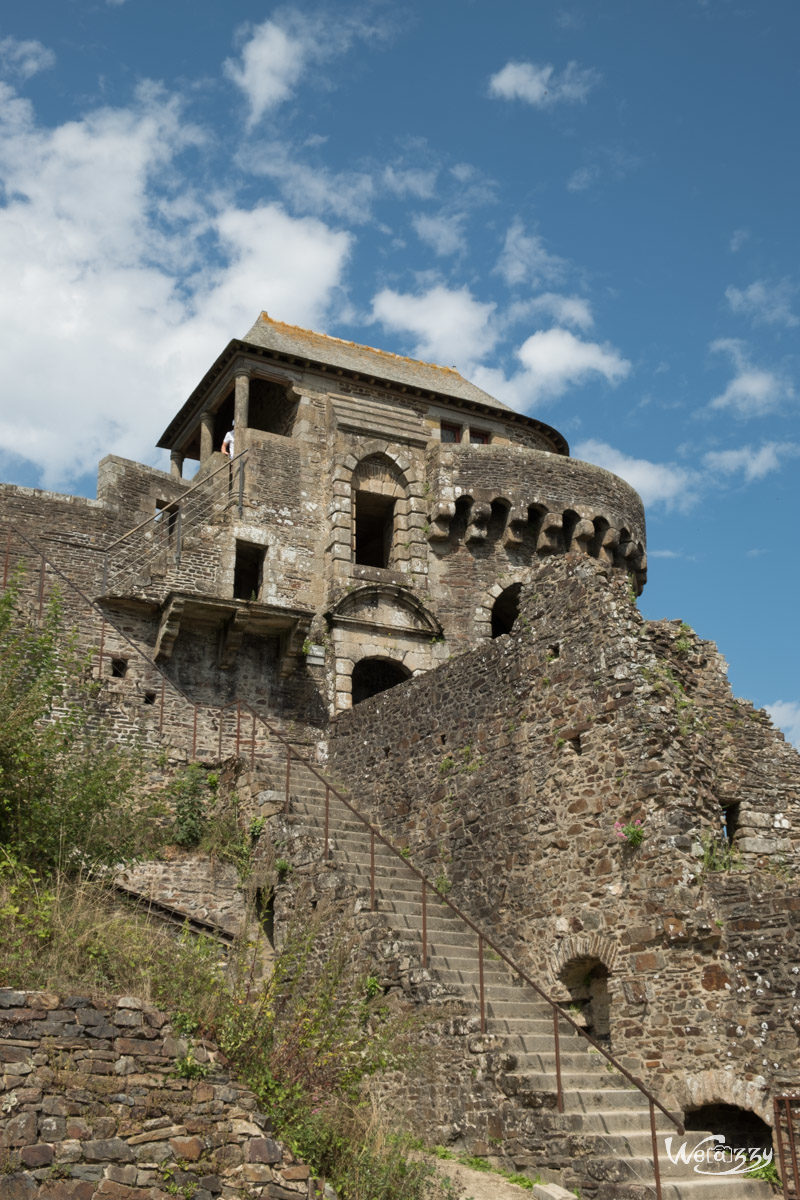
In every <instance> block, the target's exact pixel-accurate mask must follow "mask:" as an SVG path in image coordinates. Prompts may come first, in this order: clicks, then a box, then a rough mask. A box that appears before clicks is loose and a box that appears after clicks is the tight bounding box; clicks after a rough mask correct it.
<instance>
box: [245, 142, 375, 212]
mask: <svg viewBox="0 0 800 1200" xmlns="http://www.w3.org/2000/svg"><path fill="white" fill-rule="evenodd" d="M245 155H246V158H244V157H243V165H245V166H246V168H247V169H248V170H249V171H252V172H253V173H254V174H257V175H262V176H265V177H266V178H268V179H271V180H272V182H273V183H274V184H275V185H276V186H277V188H278V191H279V192H280V194H281V195H282V196H283V198H284V200H285V201H286V202H287V204H289V206H290V207H291V208H292V209H293V210H294V211H295V212H299V213H313V214H314V215H315V216H322V215H323V214H324V213H332V214H333V215H334V216H336V217H342V218H344V219H346V220H348V221H353V222H363V221H367V220H369V219H370V216H371V213H372V203H373V200H374V198H375V182H374V180H373V178H372V176H371V175H368V174H367V173H365V172H361V171H331V170H329V169H328V168H327V167H324V166H310V165H309V164H308V163H303V162H300V160H299V159H296V158H293V157H292V154H291V151H290V149H289V147H288V146H285V145H283V144H282V143H280V142H270V143H268V144H267V145H265V146H261V147H259V148H258V149H256V150H253V149H252V148H250V147H248V149H247V150H246V151H245Z"/></svg>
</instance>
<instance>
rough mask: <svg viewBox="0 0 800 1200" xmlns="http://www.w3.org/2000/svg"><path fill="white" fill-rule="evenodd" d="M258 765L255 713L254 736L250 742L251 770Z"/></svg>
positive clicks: (254, 717)
mask: <svg viewBox="0 0 800 1200" xmlns="http://www.w3.org/2000/svg"><path fill="white" fill-rule="evenodd" d="M255 765H256V714H255V713H253V738H252V741H251V742H250V770H251V771H252V770H253V768H254V767H255Z"/></svg>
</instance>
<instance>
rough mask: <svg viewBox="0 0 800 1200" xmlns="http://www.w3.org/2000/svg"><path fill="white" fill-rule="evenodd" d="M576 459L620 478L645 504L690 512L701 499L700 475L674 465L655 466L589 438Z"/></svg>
mask: <svg viewBox="0 0 800 1200" xmlns="http://www.w3.org/2000/svg"><path fill="white" fill-rule="evenodd" d="M573 453H574V455H575V457H576V458H582V459H585V460H586V461H587V462H592V463H595V464H596V465H597V466H599V467H605V468H606V470H607V471H613V472H614V474H615V475H619V476H621V478H622V479H624V480H626V481H627V482H628V483H629V484H630V485H631V487H633V488H635V489H636V491H637V492H638V493H639V495H640V496H641V497H642V500H643V501H644V503H645V505H650V504H663V505H664V506H665V508H667V509H674V508H677V509H682V510H685V509H688V508H691V506H692V505H693V504H694V503H695V501H696V500H697V498H698V493H697V483H698V479H697V475H696V473H695V472H694V471H691V470H689V469H688V468H687V467H681V466H677V465H676V464H675V463H654V462H650V461H649V460H648V459H646V458H632V457H630V455H627V454H623V453H622V451H621V450H616V449H615V448H614V447H613V446H609V445H608V443H607V442H600V441H596V440H593V439H589V440H587V441H585V442H581V443H580V444H579V445H577V446H575V447H573Z"/></svg>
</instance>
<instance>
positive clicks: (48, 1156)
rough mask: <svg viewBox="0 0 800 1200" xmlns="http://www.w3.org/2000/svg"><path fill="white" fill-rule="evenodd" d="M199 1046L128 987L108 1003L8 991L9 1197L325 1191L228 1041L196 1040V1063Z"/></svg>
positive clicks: (81, 1199) (3, 1090) (1, 1079)
mask: <svg viewBox="0 0 800 1200" xmlns="http://www.w3.org/2000/svg"><path fill="white" fill-rule="evenodd" d="M189 1049H190V1047H189V1043H188V1042H187V1041H186V1039H184V1038H182V1037H180V1036H178V1035H177V1034H176V1033H175V1031H174V1029H173V1028H172V1026H171V1025H170V1024H169V1022H168V1020H167V1018H166V1017H165V1016H164V1014H163V1013H160V1012H158V1011H157V1010H155V1009H154V1008H152V1007H151V1006H150V1005H147V1004H143V1003H142V1002H141V1001H139V1000H136V999H134V998H132V997H129V996H121V997H119V999H118V1000H117V1001H116V1002H115V1003H107V1004H97V1003H94V1002H93V1001H91V1000H90V999H88V998H85V997H79V996H57V995H53V994H51V993H49V992H18V991H12V990H11V989H9V988H5V989H0V1106H1V1107H2V1111H3V1114H4V1117H3V1122H2V1130H1V1131H0V1163H1V1164H2V1165H1V1166H0V1171H2V1174H0V1181H2V1182H0V1194H2V1196H3V1200H35V1198H36V1197H38V1196H41V1197H42V1198H43V1200H44V1197H47V1200H167V1198H168V1197H169V1196H172V1195H177V1194H180V1195H184V1194H185V1195H192V1196H193V1197H194V1200H217V1198H219V1200H245V1197H247V1200H251V1198H256V1197H261V1198H263V1200H300V1197H306V1198H308V1197H312V1196H316V1195H318V1190H317V1186H316V1183H315V1181H314V1180H312V1178H311V1173H310V1171H309V1169H308V1167H307V1166H305V1165H303V1164H302V1163H298V1162H297V1161H296V1160H295V1159H294V1157H293V1156H292V1154H291V1153H290V1152H289V1151H288V1150H286V1149H285V1148H284V1147H283V1146H281V1145H280V1144H279V1143H278V1142H276V1141H275V1140H274V1139H273V1137H272V1129H271V1126H270V1123H269V1118H268V1116H265V1114H264V1113H262V1112H260V1111H259V1109H258V1102H257V1100H256V1097H255V1096H254V1095H253V1094H252V1092H250V1091H248V1090H247V1089H246V1088H244V1087H242V1086H241V1085H240V1084H238V1083H236V1082H234V1081H233V1080H231V1079H230V1078H229V1076H228V1075H227V1074H226V1072H225V1070H224V1067H223V1065H222V1059H221V1056H220V1054H219V1052H218V1051H216V1050H215V1049H214V1048H213V1047H212V1046H210V1045H208V1046H207V1045H202V1044H201V1045H197V1046H195V1047H192V1056H191V1057H192V1060H193V1062H194V1064H195V1066H194V1067H193V1068H192V1071H191V1072H187V1067H186V1064H187V1060H188V1057H189V1055H188V1052H189ZM192 1072H193V1073H194V1075H195V1078H186V1077H185V1075H186V1074H187V1073H190V1074H191V1073H192ZM197 1076H202V1078H198V1077H197Z"/></svg>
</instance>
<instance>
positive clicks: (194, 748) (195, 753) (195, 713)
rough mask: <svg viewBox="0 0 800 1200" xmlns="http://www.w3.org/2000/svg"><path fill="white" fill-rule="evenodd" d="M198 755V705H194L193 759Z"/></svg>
mask: <svg viewBox="0 0 800 1200" xmlns="http://www.w3.org/2000/svg"><path fill="white" fill-rule="evenodd" d="M196 757H197V705H196V704H193V705H192V759H195V758H196Z"/></svg>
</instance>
